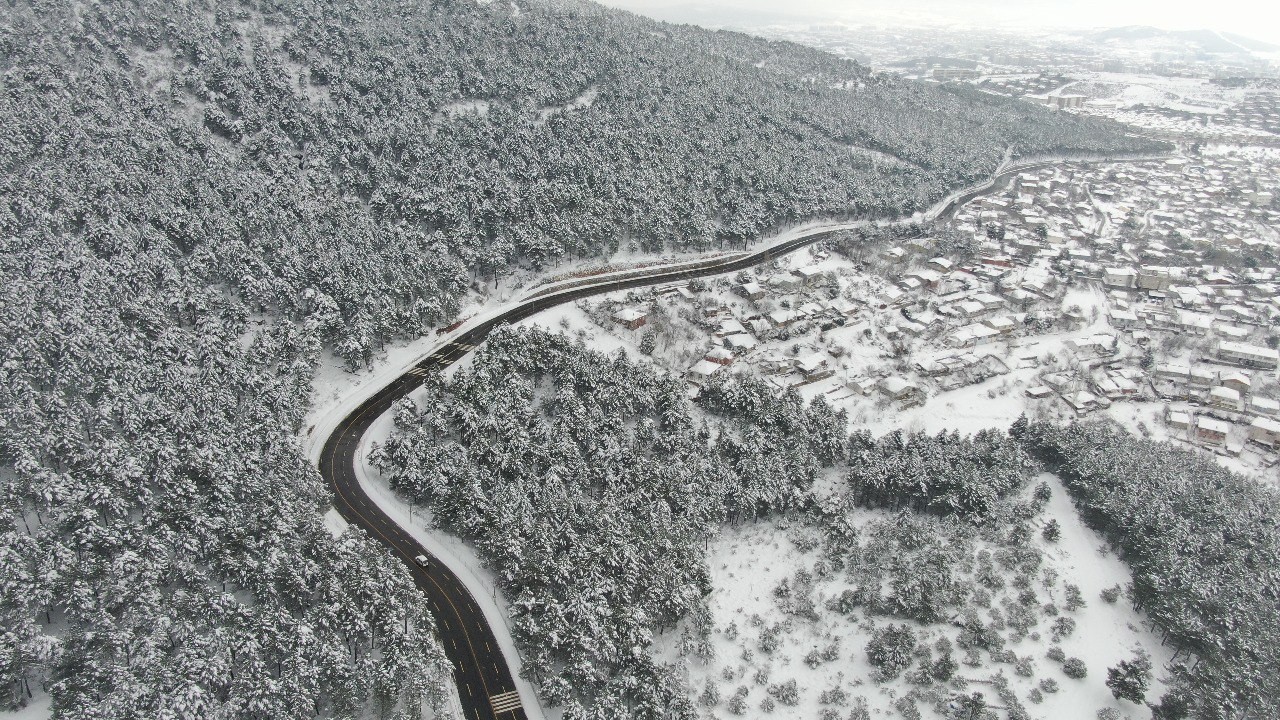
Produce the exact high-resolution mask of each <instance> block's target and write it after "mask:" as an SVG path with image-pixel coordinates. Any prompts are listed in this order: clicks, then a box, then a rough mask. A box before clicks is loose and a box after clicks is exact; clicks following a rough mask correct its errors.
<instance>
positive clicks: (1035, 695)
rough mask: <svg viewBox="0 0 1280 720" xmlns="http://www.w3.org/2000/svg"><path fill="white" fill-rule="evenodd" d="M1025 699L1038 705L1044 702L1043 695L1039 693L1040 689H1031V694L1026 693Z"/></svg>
mask: <svg viewBox="0 0 1280 720" xmlns="http://www.w3.org/2000/svg"><path fill="white" fill-rule="evenodd" d="M1027 699H1028V700H1030V701H1031V702H1033V703H1035V704H1037V705H1039V704H1040V703H1042V702H1044V693H1042V692H1040V688H1031V692H1029V693H1027Z"/></svg>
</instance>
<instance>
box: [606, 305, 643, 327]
mask: <svg viewBox="0 0 1280 720" xmlns="http://www.w3.org/2000/svg"><path fill="white" fill-rule="evenodd" d="M648 319H649V315H648V313H645V312H641V311H640V310H637V309H635V308H623V309H622V310H619V311H617V312H616V313H614V314H613V321H614V322H616V323H618V324H619V325H621V326H622V327H624V328H626V329H628V330H636V329H638V328H641V327H643V326H644V324H645V323H646V322H647V321H648Z"/></svg>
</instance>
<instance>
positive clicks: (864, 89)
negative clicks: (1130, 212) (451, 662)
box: [0, 0, 1152, 718]
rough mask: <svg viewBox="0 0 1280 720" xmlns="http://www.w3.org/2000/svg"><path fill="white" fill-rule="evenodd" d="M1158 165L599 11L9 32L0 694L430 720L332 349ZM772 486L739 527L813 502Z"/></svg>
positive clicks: (1090, 131) (1003, 110)
mask: <svg viewBox="0 0 1280 720" xmlns="http://www.w3.org/2000/svg"><path fill="white" fill-rule="evenodd" d="M1150 147H1152V146H1151V144H1150V143H1148V142H1147V141H1143V140H1139V139H1135V138H1132V137H1127V136H1125V135H1123V134H1122V133H1121V132H1119V130H1118V129H1117V127H1116V126H1113V125H1107V124H1103V123H1099V122H1096V121H1091V120H1086V119H1081V118H1075V117H1072V116H1069V115H1066V114H1058V115H1055V114H1050V113H1048V112H1046V111H1044V110H1043V109H1038V108H1034V107H1032V106H1030V105H1026V104H1019V103H1016V102H1012V101H1009V100H1005V99H1001V98H997V97H993V96H987V95H983V94H980V93H977V92H973V91H970V90H966V89H963V88H950V87H938V86H926V85H917V84H912V83H906V82H903V81H899V80H894V79H891V78H886V77H881V76H878V75H875V74H873V73H871V72H869V71H868V70H867V69H866V68H864V67H861V66H859V65H857V64H855V63H851V62H846V61H842V60H838V59H836V58H833V57H831V56H829V55H825V54H822V53H820V52H817V51H814V50H810V49H806V48H803V47H800V46H796V45H791V44H786V43H773V42H767V41H764V40H759V39H754V38H749V37H747V36H744V35H739V34H734V33H722V32H716V33H713V32H708V31H704V30H699V29H696V28H691V27H674V26H669V25H663V24H659V23H654V22H651V21H648V20H643V19H640V18H637V17H634V16H631V15H628V14H625V13H620V12H615V11H607V10H604V9H602V8H600V7H598V6H594V5H590V4H578V3H558V4H556V5H554V6H553V5H543V4H538V3H517V4H513V3H489V4H485V3H476V2H463V1H460V0H459V1H456V2H443V1H442V2H436V3H428V2H395V1H393V0H371V1H370V2H366V3H338V2H300V3H292V2H289V3H285V2H280V3H275V2H269V1H268V2H234V1H232V2H193V3H169V2H160V1H159V0H136V1H130V0H107V1H104V2H97V3H66V2H58V1H55V0H35V1H28V0H19V1H17V2H12V3H8V4H6V6H5V10H4V12H3V16H2V18H0V166H2V167H3V169H4V171H3V173H2V174H0V323H2V324H3V333H4V337H5V342H4V343H2V344H0V483H3V489H4V494H3V504H2V505H0V512H2V513H3V516H4V522H3V524H0V534H2V535H3V539H2V540H0V553H2V557H3V562H0V618H2V622H3V627H4V628H5V630H6V632H5V634H4V635H3V636H2V637H0V684H2V685H3V688H4V696H3V700H0V703H3V704H4V705H6V706H17V705H21V704H23V703H25V702H27V701H28V700H29V699H30V698H31V697H32V695H33V692H35V691H38V690H39V688H40V687H43V688H44V689H45V690H46V691H47V692H48V693H49V694H50V695H51V696H52V702H53V708H54V710H55V712H56V713H58V714H59V716H60V717H67V718H79V717H85V718H88V717H93V718H117V717H119V718H124V717H167V716H172V717H210V716H217V717H273V718H286V717H312V716H315V715H329V716H335V717H353V716H358V715H361V714H363V713H365V712H367V711H368V710H369V709H370V708H376V709H379V710H380V711H385V712H388V713H389V712H392V711H404V712H412V711H413V710H414V709H415V708H417V707H419V706H421V705H424V704H427V705H429V704H435V703H438V702H439V700H440V693H441V691H442V687H443V686H442V683H443V682H444V681H445V679H446V678H447V675H448V673H447V670H446V669H445V668H444V667H443V666H442V663H443V656H442V655H441V653H440V651H439V648H438V646H437V645H436V644H435V641H434V640H433V635H432V633H431V628H432V626H433V621H432V619H431V617H430V614H429V612H428V611H427V610H426V608H425V607H424V605H423V603H422V599H421V597H420V596H419V595H418V594H417V592H416V591H415V590H414V588H413V586H412V584H411V583H410V582H409V579H408V577H407V576H406V575H405V574H404V573H403V572H400V571H398V570H397V569H396V568H395V566H394V565H393V563H392V562H391V561H390V559H389V558H388V557H386V556H385V554H383V553H381V552H380V551H378V550H376V549H375V547H374V546H373V545H372V544H371V543H369V542H368V541H367V540H366V539H365V538H363V537H362V536H360V535H359V534H358V533H348V534H346V535H344V536H343V537H341V538H334V537H333V536H332V535H331V534H330V533H329V532H327V531H326V529H325V528H324V527H323V525H322V523H321V520H320V518H321V514H322V513H323V512H324V510H325V509H326V508H327V507H328V504H329V500H328V495H327V492H326V489H325V487H324V486H323V485H322V484H321V483H320V481H319V477H318V475H317V474H316V472H315V470H314V469H313V468H311V467H310V466H309V465H308V464H307V463H306V461H305V458H304V457H303V456H302V453H301V452H300V450H299V448H298V440H297V437H298V434H299V433H300V432H302V431H303V428H302V427H301V426H302V418H303V417H304V416H305V413H306V411H307V409H308V407H307V404H308V396H309V390H310V384H311V380H312V375H313V372H314V369H315V367H316V363H317V360H318V358H319V357H320V355H321V353H323V352H326V351H329V350H332V351H333V352H336V353H337V354H338V355H339V356H340V357H342V358H343V359H344V360H345V361H346V362H347V363H348V364H349V365H350V366H351V367H352V368H357V367H360V366H361V365H364V364H367V363H369V362H370V361H371V360H372V358H373V357H374V355H375V353H376V352H377V351H378V350H379V348H380V347H381V346H382V344H383V343H385V342H386V341H388V340H389V339H391V338H394V337H405V336H414V337H416V336H417V335H419V334H421V333H422V332H424V331H425V330H427V329H428V328H430V327H432V326H434V325H438V324H441V323H443V322H447V321H449V320H451V319H453V318H454V317H455V316H456V314H457V312H458V308H459V303H460V299H461V298H462V296H463V295H464V294H465V293H466V291H467V288H468V287H469V286H470V285H471V284H472V283H474V282H476V281H477V280H482V279H484V278H486V277H492V276H494V275H495V274H497V273H500V272H502V271H503V270H504V269H505V268H509V267H511V266H512V265H514V264H525V265H528V266H531V267H540V266H543V265H546V264H549V263H554V262H557V261H558V260H560V259H562V258H565V257H584V256H600V255H603V254H608V253H610V252H611V251H613V250H615V249H617V248H620V247H632V246H633V245H634V247H636V248H639V249H646V250H656V249H658V248H688V249H697V248H707V247H718V246H721V245H724V244H733V243H740V242H742V241H744V240H745V239H748V238H752V237H755V236H758V235H759V234H760V233H762V232H764V231H765V230H768V229H769V228H772V227H776V226H779V225H782V224H785V223H788V222H794V221H797V220H800V219H803V218H809V217H814V216H819V215H837V216H843V215H848V214H854V213H856V214H866V215H892V214H899V213H904V212H910V211H912V210H915V209H918V208H920V207H922V206H924V205H925V204H927V203H928V202H930V201H932V200H934V199H937V198H938V197H940V196H942V195H943V194H944V193H945V192H946V191H947V190H948V189H949V188H952V187H954V186H956V185H958V184H962V183H965V182H968V181H970V180H973V179H976V178H979V177H982V176H984V175H986V174H989V173H990V172H991V171H992V170H993V169H994V168H995V167H996V166H997V165H998V164H999V163H1000V162H1001V160H1002V158H1004V157H1005V156H1006V154H1009V155H1012V156H1020V155H1024V154H1032V153H1043V152H1062V153H1070V152H1076V151H1080V152H1106V153H1110V152H1123V151H1140V150H1145V149H1149V148H1150ZM767 431H768V430H767V429H761V430H760V432H767ZM761 462H763V460H762V461H761ZM759 467H760V468H762V470H761V472H762V473H764V471H765V470H768V466H765V465H760V466H759ZM760 477H761V478H762V481H761V483H760V484H759V486H758V487H755V488H754V490H755V492H756V495H754V496H752V502H751V504H750V505H739V506H735V507H733V508H732V509H731V512H734V513H738V514H742V515H747V514H751V513H755V512H759V511H760V510H761V508H764V507H772V506H773V504H774V503H777V502H781V501H785V500H786V499H787V498H788V497H790V495H789V493H790V492H791V491H790V490H789V489H788V488H787V487H785V486H779V487H775V486H771V485H769V484H768V483H765V482H764V480H767V479H769V477H770V476H768V475H767V473H764V474H762V475H761V476H760ZM695 585H696V583H695ZM657 617H661V616H655V618H657Z"/></svg>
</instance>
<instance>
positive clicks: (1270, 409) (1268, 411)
mask: <svg viewBox="0 0 1280 720" xmlns="http://www.w3.org/2000/svg"><path fill="white" fill-rule="evenodd" d="M1249 412H1252V413H1255V414H1258V415H1280V402H1276V401H1275V400H1272V399H1271V398H1265V397H1259V396H1257V395H1254V396H1253V397H1251V398H1249Z"/></svg>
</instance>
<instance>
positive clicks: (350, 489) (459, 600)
mask: <svg viewBox="0 0 1280 720" xmlns="http://www.w3.org/2000/svg"><path fill="white" fill-rule="evenodd" d="M1134 159H1138V158H1134ZM1141 159H1147V158H1141ZM1052 162H1053V161H1042V162H1036V163H1028V164H1024V165H1020V166H1018V167H1011V168H1006V169H1005V170H1004V171H1003V172H1001V173H1000V175H998V176H997V177H996V178H993V180H992V181H991V182H988V183H983V185H982V186H981V188H975V189H974V190H971V191H969V192H963V193H959V194H956V195H953V196H952V197H951V198H949V199H948V200H946V201H944V202H943V203H941V204H940V206H939V207H937V208H935V209H934V210H933V211H931V212H930V213H929V216H930V217H935V218H936V217H939V216H942V215H944V214H946V213H948V212H950V211H952V210H953V209H954V208H956V207H958V206H959V205H960V204H962V203H963V202H965V201H967V200H969V199H971V198H972V197H973V196H975V195H977V194H978V193H980V192H981V191H982V190H984V189H989V188H991V187H993V186H995V185H996V184H997V183H998V182H1002V181H1003V180H1005V179H1007V178H1008V177H1010V176H1012V174H1014V173H1017V172H1022V171H1025V170H1028V169H1031V168H1033V167H1042V166H1045V165H1049V164H1052ZM1104 162H1114V160H1107V161H1104ZM840 231H841V230H840V229H825V230H816V231H814V232H811V233H807V234H804V235H800V236H798V237H792V238H790V239H787V240H785V241H781V242H778V243H777V244H775V245H772V246H769V247H765V248H762V249H759V250H756V251H754V252H750V253H747V254H742V255H735V256H729V257H727V258H725V259H724V261H722V262H711V263H699V264H697V266H696V267H679V266H677V267H665V268H664V267H658V268H654V269H653V271H652V272H651V273H646V274H642V275H634V274H632V273H628V274H627V276H626V277H622V278H615V279H612V280H610V279H609V278H608V277H602V278H601V279H600V281H599V282H598V283H595V284H591V285H587V286H582V287H573V288H569V289H565V290H562V291H559V292H552V293H548V294H546V295H542V296H539V297H534V298H530V299H527V300H525V301H523V302H521V303H519V304H517V305H514V306H512V307H509V308H507V309H505V310H503V311H501V312H498V313H495V314H492V315H490V316H488V317H485V318H484V319H481V320H478V321H477V322H475V323H474V324H473V325H472V326H471V327H466V326H464V327H463V328H460V329H459V331H458V332H457V333H456V334H455V335H454V336H453V337H452V339H449V340H447V341H446V342H445V343H444V344H443V345H441V346H439V347H438V348H437V349H436V350H435V352H434V353H432V354H431V355H430V356H428V357H427V358H426V359H424V360H422V361H421V362H419V363H417V364H416V365H414V366H413V367H411V368H409V369H408V370H406V371H405V372H404V373H403V374H401V375H400V376H398V377H397V378H395V379H394V380H393V381H391V382H390V383H389V384H387V385H385V386H384V387H382V388H381V389H380V390H378V391H377V392H376V393H374V394H373V395H372V396H371V397H369V398H368V399H366V400H365V401H364V402H363V403H361V404H360V405H358V406H357V407H356V408H355V410H354V411H352V412H351V413H350V414H349V415H347V416H346V417H345V418H343V419H342V420H341V421H340V422H339V423H338V424H337V425H336V427H335V428H334V430H333V431H332V433H331V434H330V435H329V437H328V439H327V440H325V443H324V446H323V449H322V450H321V454H320V458H319V470H320V474H321V475H322V476H323V477H324V478H325V479H326V480H327V481H328V482H329V484H330V485H331V486H332V487H333V491H334V496H335V497H334V507H336V508H337V510H338V512H339V513H341V514H342V516H343V517H344V518H346V520H347V521H348V522H350V523H353V524H355V525H358V526H360V527H361V528H364V530H365V531H366V532H368V533H369V534H370V535H371V536H373V537H375V538H378V539H379V540H381V541H382V542H383V543H384V544H386V545H387V546H388V547H389V548H390V549H391V551H392V552H393V553H394V554H395V555H397V556H398V557H399V558H400V559H401V560H403V561H404V562H405V564H406V565H407V566H408V567H409V570H410V571H411V572H412V574H413V579H414V582H416V583H417V585H418V587H419V588H421V589H422V591H423V593H424V594H426V596H427V601H428V604H429V605H430V607H431V610H432V612H433V613H434V614H435V617H436V621H437V623H438V628H437V631H438V634H439V637H440V640H441V643H442V644H443V646H444V650H445V654H446V655H447V656H448V658H449V660H450V662H452V663H453V666H454V679H455V681H456V682H457V685H458V697H459V699H460V700H461V702H462V709H463V712H464V715H465V717H466V720H472V719H473V718H474V720H487V719H489V718H493V719H495V720H497V718H502V720H507V719H508V718H527V717H528V716H527V715H526V713H525V710H524V708H523V706H522V705H521V702H520V698H519V695H518V693H517V690H516V685H515V682H514V680H513V678H512V674H511V669H510V667H509V666H508V664H507V660H506V658H505V657H504V656H503V654H502V651H501V649H500V648H499V645H498V641H497V638H496V637H495V636H494V633H493V629H492V628H491V627H490V626H489V624H488V623H487V622H486V621H485V617H484V613H483V611H482V610H481V608H480V606H479V605H478V604H477V603H476V601H475V598H473V597H472V596H471V594H470V593H469V592H467V590H466V588H465V587H464V586H463V584H462V582H461V581H460V580H459V579H458V577H457V575H455V574H454V573H453V572H452V571H451V570H449V568H448V567H446V566H445V565H444V563H441V562H439V561H437V560H435V559H434V558H432V560H431V562H429V563H428V566H427V567H425V568H423V567H419V566H418V565H417V564H416V563H414V562H413V558H414V557H416V556H418V555H425V556H427V557H431V554H430V553H429V552H428V551H427V549H426V548H424V547H422V546H421V545H420V544H419V543H418V542H417V541H416V540H414V539H413V537H412V536H411V535H410V534H409V533H408V532H407V531H406V530H405V529H404V528H402V527H401V526H400V525H398V524H397V523H396V522H395V521H394V520H392V519H391V517H390V516H388V515H387V514H386V513H385V512H383V511H382V510H381V509H380V508H379V507H378V506H377V504H376V503H375V502H374V501H373V500H372V499H371V498H370V497H369V496H368V495H367V494H366V493H365V491H364V489H363V488H362V487H361V486H360V480H359V477H358V475H357V472H356V462H357V449H358V448H359V446H360V439H361V438H362V437H363V436H364V434H365V433H366V432H367V431H368V430H369V428H370V427H371V426H372V425H373V423H374V421H375V420H377V419H378V417H379V416H380V415H382V414H383V413H384V412H386V411H387V410H388V409H390V408H391V406H392V405H394V404H395V402H396V401H397V400H399V399H400V398H402V397H404V396H405V395H407V394H408V393H410V392H412V391H413V390H414V389H416V388H417V387H419V386H420V385H421V384H422V382H423V379H424V378H425V377H427V376H429V375H431V374H432V373H436V372H440V371H442V370H444V369H445V368H447V367H449V366H450V365H452V364H453V363H455V362H457V361H458V360H459V359H460V358H462V357H463V356H464V355H466V354H467V353H469V352H471V351H472V350H474V349H475V347H476V346H477V345H479V344H480V343H481V342H483V341H484V339H485V338H486V337H488V335H489V333H490V332H492V331H493V330H494V329H495V328H497V327H499V326H501V325H505V324H510V323H515V322H519V321H520V320H524V319H525V318H528V317H530V316H532V315H535V314H537V313H539V312H541V311H543V310H545V309H547V308H550V307H553V306H555V305H560V304H562V303H566V302H572V301H574V300H578V299H580V298H584V297H589V296H592V295H599V294H602V293H607V292H613V291H615V290H627V289H631V288H637V287H645V286H649V285H660V284H662V283H667V282H675V281H681V280H690V279H693V278H696V277H709V276H713V275H723V274H725V273H731V272H737V271H739V270H744V269H746V268H749V267H752V266H754V265H758V264H760V263H763V262H768V261H770V260H773V259H774V258H777V257H781V256H783V255H786V254H788V253H790V252H793V251H795V250H798V249H800V248H802V247H805V246H807V245H811V244H813V243H815V242H818V241H820V240H823V239H826V238H828V237H831V236H832V235H834V234H836V233H838V232H840Z"/></svg>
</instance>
